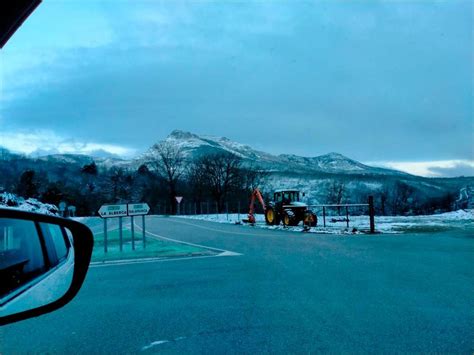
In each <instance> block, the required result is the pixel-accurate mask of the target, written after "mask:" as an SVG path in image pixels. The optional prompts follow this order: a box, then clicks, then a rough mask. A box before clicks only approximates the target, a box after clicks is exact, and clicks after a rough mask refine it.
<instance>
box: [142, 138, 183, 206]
mask: <svg viewBox="0 0 474 355" xmlns="http://www.w3.org/2000/svg"><path fill="white" fill-rule="evenodd" d="M153 150H154V151H155V152H156V158H155V159H153V160H151V161H150V162H149V165H150V166H151V167H152V168H153V170H154V171H155V172H156V173H157V174H158V175H159V176H161V177H162V178H163V179H164V180H165V181H166V183H167V185H168V197H169V202H170V205H171V206H172V207H171V208H172V211H171V212H172V214H175V213H176V199H175V198H176V195H177V189H176V187H177V184H178V181H179V180H180V179H181V177H182V175H183V173H184V171H185V160H184V154H183V151H182V150H181V149H180V148H179V147H177V146H176V145H174V144H172V143H170V142H166V141H165V142H162V143H159V144H155V145H154V146H153Z"/></svg>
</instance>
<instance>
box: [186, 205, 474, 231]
mask: <svg viewBox="0 0 474 355" xmlns="http://www.w3.org/2000/svg"><path fill="white" fill-rule="evenodd" d="M178 217H179V218H187V219H198V220H205V221H211V222H216V223H231V224H236V223H239V222H241V223H242V219H245V218H247V216H246V215H245V214H240V215H239V214H231V213H229V214H225V213H224V214H209V215H206V214H202V215H186V216H178ZM333 219H335V220H336V221H333ZM343 219H344V217H343V216H341V217H334V216H329V217H326V227H325V228H324V227H322V224H323V221H322V217H321V216H318V226H317V227H313V228H311V229H310V231H309V232H310V233H321V234H361V233H366V232H368V231H369V216H349V228H347V225H346V222H345V221H344V222H341V220H343ZM256 220H257V223H256V224H255V225H254V226H251V225H248V224H246V223H242V224H244V225H248V226H249V227H256V228H265V229H279V230H289V231H296V232H300V231H301V232H302V231H303V227H302V226H301V224H300V225H299V226H296V227H284V226H283V225H279V226H267V225H266V224H265V217H264V215H263V214H257V215H256ZM337 220H339V221H337ZM375 229H376V231H377V232H380V233H407V232H438V231H445V230H452V229H472V230H473V232H474V210H459V211H454V212H447V213H442V214H435V215H426V216H406V217H405V216H376V217H375Z"/></svg>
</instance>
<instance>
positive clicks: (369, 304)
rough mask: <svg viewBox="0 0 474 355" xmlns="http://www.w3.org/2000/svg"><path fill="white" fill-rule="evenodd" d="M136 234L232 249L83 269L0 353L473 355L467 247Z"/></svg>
mask: <svg viewBox="0 0 474 355" xmlns="http://www.w3.org/2000/svg"><path fill="white" fill-rule="evenodd" d="M147 229H148V231H150V232H152V233H154V234H158V235H160V236H164V237H167V238H173V239H178V240H182V241H185V242H189V243H195V244H200V245H206V246H209V247H213V248H218V249H224V250H228V251H232V252H235V253H239V254H241V255H239V256H228V257H211V258H195V259H187V260H174V261H168V262H154V263H146V264H134V265H117V266H111V267H97V268H91V269H90V271H89V274H88V276H87V279H86V282H85V284H84V286H83V288H82V290H81V291H80V293H79V294H78V296H77V297H76V298H75V299H74V300H73V301H72V302H71V303H70V304H68V305H67V306H65V307H64V308H62V309H61V310H58V311H57V312H54V313H51V314H48V315H44V316H41V317H38V318H36V319H31V320H27V321H24V322H21V323H16V324H12V325H8V326H4V327H3V328H2V329H0V352H1V353H3V354H17V353H26V352H34V353H36V352H48V353H141V352H143V353H147V352H163V353H185V352H186V353H189V352H192V353H224V352H225V353H256V352H258V353H261V352H271V353H288V352H296V353H300V352H305V353H307V352H443V353H444V352H455V353H472V351H473V349H474V342H473V337H472V334H473V330H474V314H473V312H472V310H473V309H474V300H473V298H472V294H474V271H473V268H472V263H473V261H474V239H473V238H472V236H471V235H470V234H469V233H467V232H466V233H463V232H459V231H458V232H445V233H438V234H411V235H402V236H401V235H399V236H393V235H390V236H383V235H378V236H351V237H347V236H345V237H342V236H327V235H325V236H318V235H314V234H304V233H291V232H285V231H268V230H262V229H256V228H251V227H248V226H237V225H226V224H216V223H212V222H203V221H194V220H187V219H179V218H164V217H152V218H150V219H149V220H148V221H147Z"/></svg>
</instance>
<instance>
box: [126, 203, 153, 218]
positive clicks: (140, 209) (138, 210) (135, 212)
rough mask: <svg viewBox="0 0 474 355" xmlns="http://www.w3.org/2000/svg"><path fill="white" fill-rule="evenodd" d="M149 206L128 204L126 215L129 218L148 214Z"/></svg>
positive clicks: (145, 204)
mask: <svg viewBox="0 0 474 355" xmlns="http://www.w3.org/2000/svg"><path fill="white" fill-rule="evenodd" d="M149 211H150V206H148V204H147V203H129V204H128V215H129V216H140V215H144V214H148V212H149Z"/></svg>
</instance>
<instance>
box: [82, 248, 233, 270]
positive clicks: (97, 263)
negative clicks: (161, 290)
mask: <svg viewBox="0 0 474 355" xmlns="http://www.w3.org/2000/svg"><path fill="white" fill-rule="evenodd" d="M239 255H242V254H239V253H234V252H232V251H225V252H222V253H220V254H216V255H203V256H189V257H184V258H172V257H171V258H143V259H128V260H110V261H94V262H92V263H90V264H89V268H96V267H105V266H121V265H131V264H148V263H156V262H162V261H180V260H195V259H205V258H218V257H221V256H239Z"/></svg>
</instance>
